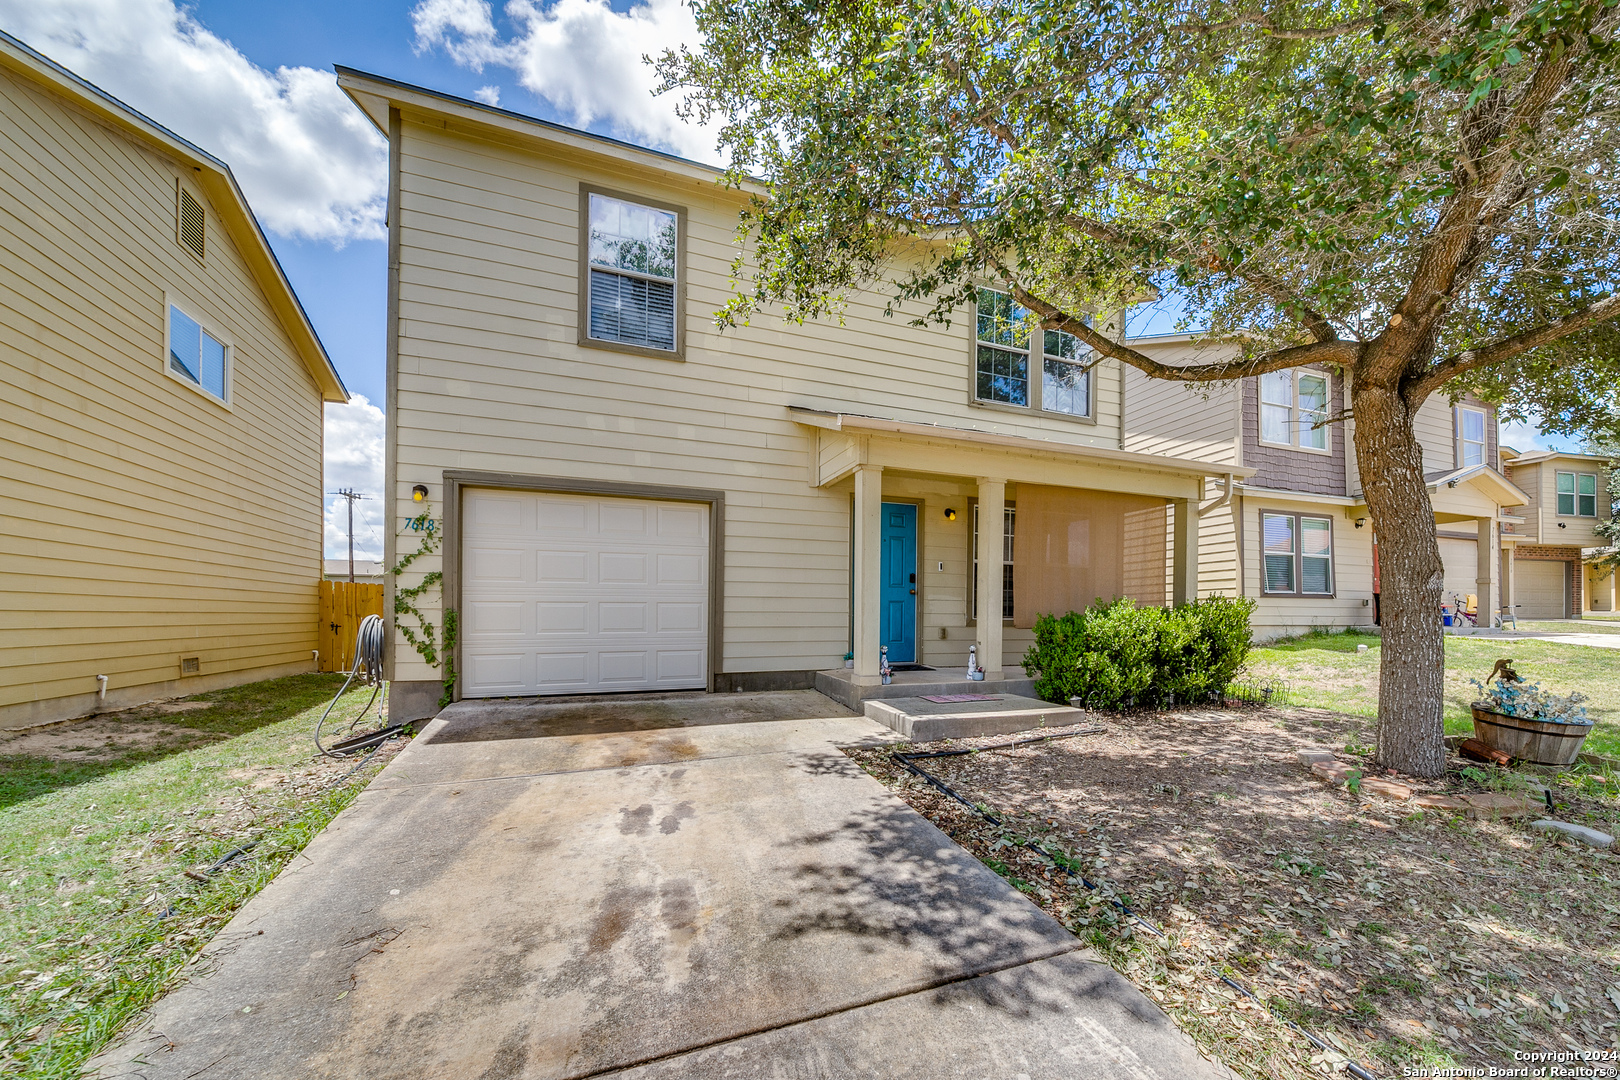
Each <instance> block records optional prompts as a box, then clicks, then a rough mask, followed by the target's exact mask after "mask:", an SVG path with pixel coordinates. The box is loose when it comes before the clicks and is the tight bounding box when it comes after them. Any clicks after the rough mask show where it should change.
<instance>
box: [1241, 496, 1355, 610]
mask: <svg viewBox="0 0 1620 1080" xmlns="http://www.w3.org/2000/svg"><path fill="white" fill-rule="evenodd" d="M1268 517H1283V518H1289V519H1291V520H1292V521H1293V523H1294V525H1293V528H1294V551H1293V560H1294V587H1293V589H1292V590H1286V591H1285V590H1281V589H1271V588H1268V587H1267V585H1266V518H1268ZM1306 519H1310V520H1312V521H1325V522H1327V532H1328V553H1327V563H1328V586H1329V589H1328V591H1327V592H1306V591H1305V558H1306V555H1305V521H1306ZM1259 523H1260V532H1259V537H1258V540H1259V543H1258V545H1257V546H1258V547H1259V551H1260V595H1261V596H1277V597H1287V598H1289V599H1294V600H1333V599H1336V598H1337V597H1338V594H1339V554H1338V548H1339V542H1338V536H1337V535H1336V533H1335V530H1334V527H1333V515H1332V514H1327V513H1313V512H1312V511H1309V510H1268V509H1266V508H1264V507H1262V508H1261V509H1260V518H1259ZM1312 557H1313V558H1316V557H1318V556H1312Z"/></svg>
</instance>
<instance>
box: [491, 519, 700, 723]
mask: <svg viewBox="0 0 1620 1080" xmlns="http://www.w3.org/2000/svg"><path fill="white" fill-rule="evenodd" d="M462 511H463V521H464V522H465V523H466V524H465V525H464V527H463V536H462V581H461V597H462V609H463V616H462V624H461V662H462V667H463V668H464V669H465V670H464V671H463V674H462V693H463V694H464V695H465V696H468V697H505V696H521V695H528V694H572V693H596V692H601V691H609V690H683V689H702V688H703V687H704V686H706V685H707V682H708V677H707V676H708V663H707V661H708V633H709V508H708V506H707V505H706V504H702V503H688V502H655V501H652V500H650V499H614V498H604V497H598V496H594V495H552V494H542V493H537V492H521V491H493V490H480V489H473V490H468V491H466V492H465V493H464V495H463V502H462Z"/></svg>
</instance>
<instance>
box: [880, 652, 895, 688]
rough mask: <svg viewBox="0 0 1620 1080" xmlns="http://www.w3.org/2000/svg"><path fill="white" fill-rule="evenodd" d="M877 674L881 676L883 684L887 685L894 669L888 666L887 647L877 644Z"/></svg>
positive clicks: (891, 679)
mask: <svg viewBox="0 0 1620 1080" xmlns="http://www.w3.org/2000/svg"><path fill="white" fill-rule="evenodd" d="M878 674H879V675H881V676H883V685H884V686H887V685H889V683H890V682H891V681H893V679H894V671H893V669H891V668H890V667H889V647H888V646H887V645H879V646H878Z"/></svg>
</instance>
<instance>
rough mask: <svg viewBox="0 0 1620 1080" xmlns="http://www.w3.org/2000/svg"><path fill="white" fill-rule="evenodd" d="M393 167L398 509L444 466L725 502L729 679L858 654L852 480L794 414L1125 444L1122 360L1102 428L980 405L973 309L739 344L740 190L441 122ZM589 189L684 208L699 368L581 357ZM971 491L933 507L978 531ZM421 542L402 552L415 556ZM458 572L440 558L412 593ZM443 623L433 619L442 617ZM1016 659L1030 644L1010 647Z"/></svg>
mask: <svg viewBox="0 0 1620 1080" xmlns="http://www.w3.org/2000/svg"><path fill="white" fill-rule="evenodd" d="M395 152H396V153H397V154H398V155H399V158H398V161H399V173H400V179H399V187H400V190H399V192H398V196H397V198H398V205H397V209H396V212H397V214H398V226H397V228H398V242H399V248H400V259H399V263H400V270H399V323H398V339H397V340H398V351H399V360H398V365H397V389H396V394H397V399H396V405H395V408H394V409H393V411H392V414H391V423H392V424H393V426H394V431H395V440H394V453H395V454H396V461H397V471H396V476H397V480H396V485H395V491H394V496H395V498H396V499H399V500H408V498H409V491H410V487H411V485H412V484H415V483H419V482H426V483H428V484H429V485H430V487H431V488H432V491H433V497H434V498H435V499H438V498H439V497H440V494H441V492H442V486H441V484H442V478H443V474H444V472H445V471H446V470H493V471H501V472H508V473H520V474H531V475H538V476H566V477H569V478H573V479H585V480H593V481H628V482H635V483H640V484H664V485H675V486H683V487H702V488H710V489H720V490H723V491H725V493H726V528H725V535H724V543H725V552H724V564H725V569H724V580H723V589H724V596H725V610H724V620H723V621H724V640H723V644H722V656H721V658H720V664H719V665H718V668H719V670H721V671H725V672H739V673H740V672H748V671H769V670H802V669H808V668H826V667H834V666H837V665H839V664H840V663H841V662H842V657H843V655H844V653H845V651H846V650H847V649H848V648H849V644H848V638H849V610H848V606H849V601H848V590H849V560H850V552H849V545H850V492H849V490H848V489H849V483H848V482H847V481H845V482H844V483H843V484H841V485H835V486H833V487H831V488H825V489H824V488H818V487H815V486H813V485H812V483H811V466H812V463H814V464H816V465H818V466H825V465H827V464H828V463H829V461H826V460H822V456H821V455H822V451H821V449H820V448H819V447H818V444H817V440H816V438H815V431H814V430H813V429H809V428H805V427H802V426H800V425H798V424H796V423H794V422H793V421H792V420H791V419H790V418H789V416H788V413H787V411H786V410H787V407H788V406H803V407H807V408H814V409H824V410H835V411H842V412H849V413H862V414H869V415H876V416H884V417H891V418H894V419H898V420H906V421H915V422H921V423H934V424H945V425H952V426H958V427H971V428H978V429H981V430H985V431H994V432H1003V433H1010V434H1017V435H1026V436H1033V437H1038V438H1045V439H1061V440H1063V441H1066V442H1070V443H1076V444H1084V445H1093V446H1103V447H1110V448H1117V447H1118V445H1119V441H1120V434H1119V400H1120V393H1119V391H1120V384H1121V380H1122V376H1121V373H1120V371H1119V368H1118V365H1116V364H1113V363H1112V362H1109V363H1105V364H1103V365H1099V367H1098V368H1097V377H1096V381H1095V384H1094V385H1095V388H1096V399H1097V417H1096V422H1095V423H1077V422H1075V421H1071V420H1066V419H1064V418H1060V417H1050V416H1043V415H1040V414H1039V413H1033V412H1031V413H1019V412H1016V411H1009V410H1007V409H999V408H997V409H992V408H985V407H980V406H977V405H975V404H973V403H972V402H971V401H970V396H971V387H972V353H973V344H972V340H971V327H972V313H971V311H969V312H959V313H958V315H957V317H956V318H955V319H953V321H952V325H951V326H950V327H940V326H930V327H924V328H919V327H914V326H911V325H909V323H910V320H911V319H912V318H914V317H915V316H917V315H918V314H920V313H921V309H920V308H919V309H918V310H915V311H900V312H898V313H897V314H896V315H895V317H893V318H886V317H884V315H883V306H884V303H885V301H886V297H882V296H876V295H871V294H863V295H857V296H855V297H853V298H852V299H851V300H850V301H849V303H848V304H847V306H846V307H845V309H844V310H843V312H842V314H841V318H840V319H837V320H833V319H828V320H822V321H818V322H811V323H807V324H804V325H794V324H788V323H785V322H784V321H783V320H782V319H780V317H779V316H778V315H777V314H774V313H771V312H764V313H761V314H759V315H757V316H756V317H755V318H754V320H753V324H752V325H750V326H745V327H741V328H737V329H732V330H727V331H725V332H724V333H721V332H720V331H718V330H717V329H716V328H715V327H714V324H713V312H714V311H715V310H716V309H717V308H718V307H719V306H720V305H722V304H723V303H724V302H725V301H726V300H727V299H729V298H730V296H731V286H730V283H729V278H730V271H731V261H732V259H733V258H734V257H735V254H736V249H735V246H734V244H733V235H734V232H735V225H736V217H737V210H738V207H739V206H740V203H739V201H738V197H737V196H736V195H735V194H734V193H730V192H725V191H723V190H721V189H719V188H717V187H715V186H712V185H697V184H692V183H689V182H686V181H682V180H680V179H679V178H678V177H672V176H670V175H668V174H664V173H661V172H659V171H656V170H654V169H650V168H648V169H642V168H637V167H626V166H623V165H614V166H612V167H611V168H609V167H607V166H604V165H602V164H601V163H599V162H597V161H596V160H594V159H591V158H587V157H583V156H579V157H576V156H573V155H571V154H570V153H569V152H568V151H566V150H565V149H556V150H554V151H552V152H547V153H540V152H534V151H529V150H525V149H521V148H518V147H515V146H509V145H504V144H497V143H495V142H491V141H485V140H483V139H480V138H475V137H471V136H467V135H462V134H458V133H453V132H448V131H446V130H445V129H444V128H443V127H438V126H433V125H429V124H422V123H404V124H403V125H402V135H401V138H400V140H399V144H398V145H397V146H396V147H395ZM582 182H586V183H590V184H593V185H599V186H601V187H604V188H609V189H613V190H617V191H623V192H627V193H631V197H632V198H634V197H636V195H637V194H639V195H640V197H643V198H646V199H649V200H655V201H658V202H663V203H670V204H675V205H678V206H682V207H685V208H686V211H687V218H686V241H685V249H684V252H683V256H684V259H685V278H686V304H685V308H684V311H683V313H682V314H683V317H684V319H685V323H684V331H685V354H684V355H685V358H684V361H675V360H672V359H665V358H658V357H646V356H639V355H633V354H629V353H621V352H616V351H613V350H611V349H604V348H583V347H581V346H580V345H578V344H577V336H578V327H577V318H578V314H577V313H578V300H577V290H578V288H579V282H578V265H579V263H578V258H579V252H578V228H579V221H578V214H579V203H580V197H579V190H580V184H581V183H582ZM827 453H828V454H829V455H837V454H840V453H842V454H847V453H848V451H847V449H845V448H842V447H839V446H829V448H828V450H827ZM913 482H915V483H923V481H921V480H915V481H913V480H907V479H905V478H902V477H899V476H896V477H894V478H893V479H892V481H891V480H889V479H886V480H885V491H886V493H887V492H888V491H889V490H890V489H891V487H892V488H893V490H895V491H897V492H898V491H901V490H910V489H909V488H908V487H907V486H906V485H908V484H912V483H913ZM954 483H956V481H955V480H954V478H953V480H952V481H951V484H954ZM951 484H946V485H945V486H943V487H942V486H939V485H935V486H932V487H929V486H927V485H926V484H924V488H925V490H923V492H922V494H923V496H925V497H927V498H928V499H930V500H934V501H938V500H940V499H945V500H949V501H950V503H951V504H952V505H953V507H954V508H955V509H956V510H957V511H958V514H959V515H962V518H964V519H965V513H964V512H965V510H966V499H965V496H964V494H963V490H964V489H962V488H960V487H959V486H958V487H952V486H951ZM968 486H969V487H971V486H972V485H971V484H970V485H968ZM943 508H944V507H943V504H942V505H941V506H940V507H938V508H937V510H938V513H936V512H935V511H936V508H935V507H934V506H933V505H932V502H930V504H929V506H928V508H927V510H926V514H925V517H926V519H927V521H928V525H929V528H928V532H927V533H926V535H927V536H928V537H930V538H931V539H929V540H928V541H927V542H928V543H929V544H930V545H935V544H944V545H945V546H944V547H941V548H937V550H936V547H934V546H930V547H929V548H928V550H927V551H925V552H924V553H923V555H922V556H921V558H920V561H921V562H922V563H923V564H924V565H934V566H937V564H938V562H940V561H945V562H946V564H947V566H952V565H958V564H963V561H964V560H965V558H966V555H965V547H964V548H963V551H962V552H955V551H954V550H953V549H950V544H949V542H947V541H945V540H944V539H942V538H943V537H945V536H946V535H947V533H946V532H945V531H944V530H941V529H936V528H934V525H935V524H936V518H937V519H938V521H940V522H942V521H943V516H942V515H943ZM436 512H438V511H437V510H436ZM405 516H406V514H405V513H404V512H401V513H397V514H396V515H395V521H394V526H393V528H395V529H398V528H399V527H400V525H401V523H402V521H403V519H404V517H405ZM957 525H958V527H961V519H959V521H958V523H957ZM414 544H415V541H414V540H413V539H410V538H407V537H400V538H398V539H397V540H395V547H396V549H397V551H399V552H401V553H403V552H405V551H408V550H410V549H411V548H412V546H413V545H414ZM963 544H965V541H963ZM930 557H931V561H930ZM439 565H440V564H439V563H438V562H437V556H434V557H432V558H429V559H423V560H421V561H420V562H419V563H418V564H417V565H416V567H414V568H413V571H419V573H413V574H408V575H406V576H405V577H404V578H402V579H401V581H402V583H403V584H405V585H410V584H411V583H413V582H414V581H418V580H420V579H421V578H420V575H421V574H425V573H427V572H430V571H431V570H433V569H436V568H438V567H439ZM920 573H921V571H919V574H920ZM962 573H963V575H965V573H966V571H965V569H964V570H963V571H962ZM943 576H944V577H953V578H954V575H952V574H946V575H943ZM941 577H942V575H941V574H940V573H939V572H938V571H937V570H936V571H934V572H933V573H931V574H930V575H928V579H929V580H928V583H927V586H926V592H925V593H922V594H920V595H924V596H925V597H926V599H925V600H924V609H923V614H924V619H923V622H922V626H921V630H920V633H921V635H922V642H923V647H924V649H925V653H924V655H925V656H926V657H929V658H932V656H933V653H932V652H931V651H928V650H930V649H935V648H938V647H941V646H943V645H944V643H943V642H941V641H940V639H939V637H938V633H939V630H940V628H941V627H944V628H945V629H946V632H947V634H948V635H949V634H950V633H951V629H952V626H953V625H954V626H955V627H957V628H958V630H959V631H960V628H961V627H962V626H963V625H964V623H963V619H964V618H965V616H964V613H963V612H964V608H963V606H962V605H963V603H964V601H963V600H962V598H961V596H960V595H957V594H955V593H953V592H952V591H951V590H952V589H954V588H958V586H946V585H945V584H936V583H935V579H939V578H941ZM964 580H965V578H964ZM425 610H427V612H428V615H429V618H430V619H434V620H437V618H438V616H437V615H436V614H435V613H434V612H436V611H437V608H436V607H434V608H431V609H425ZM952 611H954V612H955V614H954V615H953V614H950V612H952ZM952 619H954V620H955V623H954V624H953V623H952V622H951V621H950V620H952ZM941 620H944V621H941ZM945 641H947V642H949V650H950V651H949V655H950V657H952V658H953V659H952V662H955V659H954V658H955V656H956V652H957V651H958V650H959V651H960V653H961V657H960V659H961V660H962V661H963V662H965V659H966V645H967V642H966V641H960V640H959V636H958V637H952V636H948V637H947V638H946V639H945ZM1008 650H1009V653H1010V654H1011V653H1014V652H1016V653H1018V654H1021V652H1022V645H1019V644H1017V643H1016V641H1015V639H1014V635H1012V634H1010V633H1009V635H1008ZM395 657H396V661H395V663H396V668H395V674H396V676H397V677H398V678H399V679H402V680H425V679H431V678H434V677H436V673H435V672H434V671H432V670H431V669H429V668H428V667H427V666H426V665H424V664H422V663H421V662H420V661H419V660H418V658H417V657H416V656H415V654H414V653H411V652H409V650H408V647H407V646H404V645H403V643H397V644H396V650H395Z"/></svg>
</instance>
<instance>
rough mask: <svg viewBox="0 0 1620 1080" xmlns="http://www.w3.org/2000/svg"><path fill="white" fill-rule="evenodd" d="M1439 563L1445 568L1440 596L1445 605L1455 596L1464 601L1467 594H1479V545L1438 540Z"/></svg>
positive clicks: (1447, 537) (1449, 539) (1445, 537)
mask: <svg viewBox="0 0 1620 1080" xmlns="http://www.w3.org/2000/svg"><path fill="white" fill-rule="evenodd" d="M1440 562H1441V563H1442V564H1443V565H1444V567H1445V573H1446V583H1445V585H1444V587H1443V588H1444V592H1443V593H1442V594H1441V595H1442V597H1443V599H1444V602H1445V603H1448V604H1449V603H1451V598H1452V596H1453V595H1455V596H1456V597H1457V598H1458V599H1459V600H1466V599H1467V598H1468V596H1469V594H1475V595H1477V594H1478V593H1479V581H1478V578H1479V544H1478V543H1476V542H1475V541H1473V540H1457V539H1454V538H1452V537H1449V536H1442V537H1441V538H1440Z"/></svg>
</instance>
